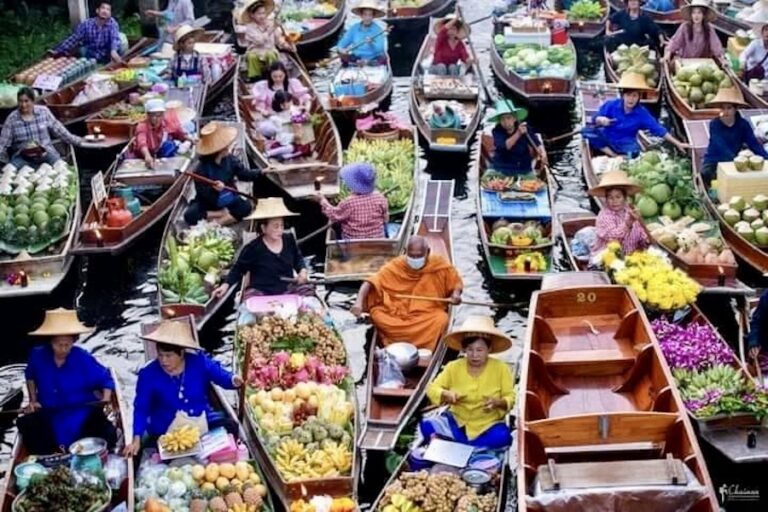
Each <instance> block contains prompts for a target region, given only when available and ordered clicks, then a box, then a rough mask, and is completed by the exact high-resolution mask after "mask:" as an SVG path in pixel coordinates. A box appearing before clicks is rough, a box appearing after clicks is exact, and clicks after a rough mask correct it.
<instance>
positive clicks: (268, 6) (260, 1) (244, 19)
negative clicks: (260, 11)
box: [240, 0, 275, 24]
mask: <svg viewBox="0 0 768 512" xmlns="http://www.w3.org/2000/svg"><path fill="white" fill-rule="evenodd" d="M260 6H263V7H264V10H265V11H267V16H269V15H270V14H272V11H274V10H275V2H274V0H248V1H247V2H245V5H243V10H242V11H240V23H242V24H246V23H250V22H251V14H250V11H252V10H253V9H256V8H257V7H260Z"/></svg>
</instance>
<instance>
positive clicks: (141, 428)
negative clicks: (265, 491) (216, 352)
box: [125, 318, 243, 456]
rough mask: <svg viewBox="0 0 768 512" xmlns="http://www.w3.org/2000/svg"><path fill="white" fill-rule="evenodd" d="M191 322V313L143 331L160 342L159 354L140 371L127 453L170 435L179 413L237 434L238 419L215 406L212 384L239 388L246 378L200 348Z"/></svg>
mask: <svg viewBox="0 0 768 512" xmlns="http://www.w3.org/2000/svg"><path fill="white" fill-rule="evenodd" d="M192 325H193V324H192V322H190V321H189V319H188V318H185V319H175V320H163V321H162V322H161V323H160V324H159V325H158V326H157V328H156V329H155V330H153V331H151V332H150V333H148V334H146V335H144V336H142V337H143V338H144V339H145V340H147V341H151V342H154V343H155V344H156V347H157V358H156V359H155V360H154V361H152V362H150V363H148V364H147V365H146V366H144V368H142V369H141V370H140V371H139V377H138V379H137V381H136V398H135V399H134V402H133V435H134V437H133V442H132V443H131V444H130V445H127V446H126V448H125V455H126V456H131V455H137V454H138V453H139V452H140V450H141V444H142V437H145V444H149V443H151V442H153V441H154V440H156V439H157V438H158V437H160V436H161V435H163V434H165V433H166V432H167V431H168V427H170V425H171V423H172V422H173V420H174V419H175V418H176V417H177V415H179V414H180V413H185V414H186V415H187V416H188V417H190V418H195V417H200V416H202V415H205V418H204V419H205V421H206V422H207V424H208V429H209V430H213V429H214V428H216V427H225V428H226V429H227V430H228V431H229V432H230V433H231V434H235V435H236V434H237V431H238V427H237V425H236V424H234V423H233V422H232V421H230V419H229V418H228V417H226V416H224V415H223V414H220V413H216V412H214V411H213V410H212V409H211V406H210V403H209V402H208V393H209V392H210V388H211V385H212V384H216V385H218V386H220V387H222V388H225V389H236V388H239V387H240V386H242V385H243V379H242V378H241V377H240V376H239V375H233V374H232V373H230V372H228V371H227V370H225V369H224V368H223V367H222V366H221V364H219V363H218V362H216V361H214V360H213V359H211V358H210V357H208V355H206V354H204V353H203V352H201V351H200V346H199V345H198V343H197V337H196V335H195V332H194V330H193V327H192Z"/></svg>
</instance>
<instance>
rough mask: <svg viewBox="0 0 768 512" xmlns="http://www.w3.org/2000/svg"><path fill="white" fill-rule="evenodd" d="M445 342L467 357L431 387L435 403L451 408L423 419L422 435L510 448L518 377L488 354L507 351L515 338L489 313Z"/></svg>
mask: <svg viewBox="0 0 768 512" xmlns="http://www.w3.org/2000/svg"><path fill="white" fill-rule="evenodd" d="M443 341H444V343H445V344H446V346H448V348H451V349H453V350H456V351H461V352H463V353H464V357H461V358H459V359H457V360H455V361H451V362H450V363H448V364H447V365H445V368H443V371H442V372H440V374H439V375H438V376H437V378H436V379H435V380H434V381H433V382H432V383H431V384H430V385H429V387H427V396H428V397H429V400H430V401H431V402H432V403H433V404H440V403H442V404H447V405H448V406H449V408H448V410H447V411H446V412H443V413H442V414H440V415H437V416H433V417H431V418H425V419H423V420H422V421H421V423H420V425H419V430H420V431H421V435H422V436H424V438H425V439H430V438H432V437H441V438H444V439H449V440H453V441H456V442H458V443H462V444H468V445H471V446H475V447H478V448H486V449H491V450H496V449H501V448H505V447H507V446H509V445H510V443H511V442H512V434H511V431H510V429H509V426H508V425H507V423H506V417H507V414H508V413H509V410H510V409H511V408H512V406H513V405H514V402H515V394H514V379H513V377H512V372H511V371H510V369H509V366H507V364H506V363H504V362H502V361H500V360H498V359H495V358H493V357H489V355H490V354H495V353H498V352H503V351H504V350H507V349H508V348H509V347H511V346H512V341H511V340H510V339H509V337H507V336H506V335H504V334H503V333H502V332H501V331H499V330H498V329H497V328H496V327H495V326H494V325H493V320H492V319H491V318H490V317H487V316H470V317H468V318H467V320H466V321H465V322H464V324H463V325H462V326H461V328H460V329H458V330H456V331H454V332H452V333H450V334H448V335H447V336H446V337H445V339H444V340H443Z"/></svg>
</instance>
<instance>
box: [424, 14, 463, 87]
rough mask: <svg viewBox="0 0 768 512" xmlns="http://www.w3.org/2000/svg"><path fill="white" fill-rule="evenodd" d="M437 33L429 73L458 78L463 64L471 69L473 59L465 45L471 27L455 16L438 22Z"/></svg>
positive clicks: (436, 25)
mask: <svg viewBox="0 0 768 512" xmlns="http://www.w3.org/2000/svg"><path fill="white" fill-rule="evenodd" d="M435 31H436V32H437V40H436V41H435V52H434V55H433V56H432V66H430V68H429V72H430V73H433V74H435V75H454V76H458V75H459V74H460V72H461V67H460V66H461V64H464V65H465V67H466V68H467V69H469V66H470V65H471V64H472V58H471V57H470V56H469V53H468V52H467V46H466V45H465V44H464V39H466V38H467V37H469V25H467V24H466V23H464V21H463V20H462V19H461V18H459V17H458V16H457V15H455V14H454V15H449V16H446V17H445V18H443V19H442V20H440V21H438V22H437V23H436V24H435Z"/></svg>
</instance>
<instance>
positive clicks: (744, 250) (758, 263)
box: [683, 109, 768, 274]
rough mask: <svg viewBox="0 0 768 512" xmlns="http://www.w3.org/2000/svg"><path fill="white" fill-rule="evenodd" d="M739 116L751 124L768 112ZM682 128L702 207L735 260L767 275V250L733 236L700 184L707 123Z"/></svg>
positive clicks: (693, 122) (746, 112)
mask: <svg viewBox="0 0 768 512" xmlns="http://www.w3.org/2000/svg"><path fill="white" fill-rule="evenodd" d="M740 114H741V115H742V116H743V117H744V118H746V119H750V120H751V119H752V118H754V117H758V116H765V115H768V110H763V109H760V110H740ZM683 126H684V128H685V133H686V136H687V138H688V141H689V143H690V144H691V146H692V147H693V150H692V151H693V156H692V161H693V175H694V177H695V184H696V187H697V191H698V193H699V194H700V195H701V197H702V198H703V201H704V204H705V205H706V207H707V209H708V210H709V212H710V213H711V214H712V216H713V217H715V218H716V219H718V220H719V222H720V230H721V231H722V233H723V237H724V238H725V241H726V243H727V244H728V246H729V247H730V248H731V250H732V251H733V253H734V254H735V255H736V257H737V258H738V259H740V260H742V261H744V262H746V263H747V264H748V265H749V266H750V267H752V268H753V269H755V270H757V271H758V272H760V273H762V274H765V273H768V250H766V248H761V247H759V246H757V245H756V244H754V243H752V242H750V241H748V240H747V239H745V238H743V237H742V236H741V235H739V234H738V233H737V232H736V230H735V229H734V228H733V226H731V225H730V224H728V223H727V222H725V220H724V219H723V218H722V216H721V215H720V213H719V212H718V211H717V206H716V205H715V202H714V200H713V199H712V198H711V197H710V196H709V193H708V192H707V190H706V187H705V186H704V182H703V181H702V180H701V171H700V169H701V167H702V162H703V160H704V153H705V152H706V149H707V145H708V144H709V121H701V120H689V121H685V122H684V123H683Z"/></svg>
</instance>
